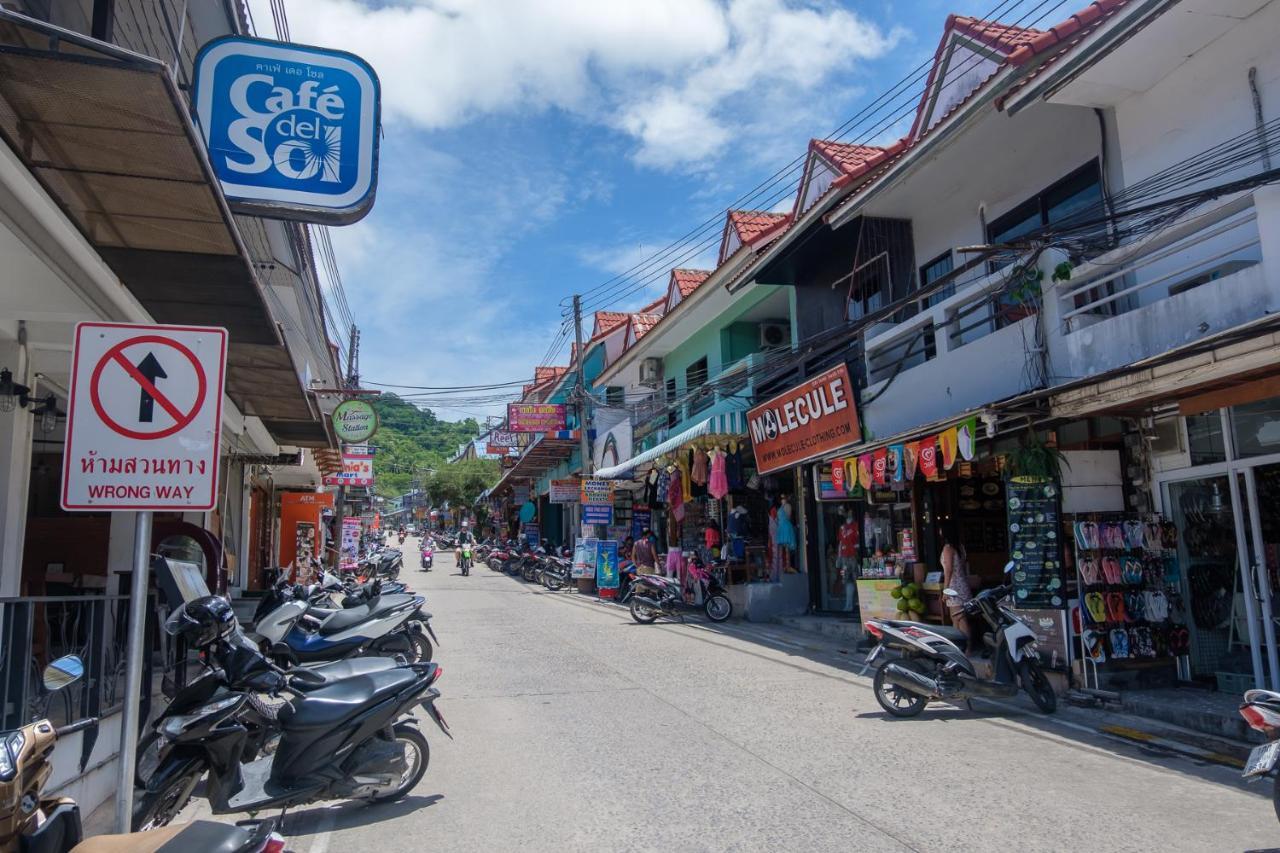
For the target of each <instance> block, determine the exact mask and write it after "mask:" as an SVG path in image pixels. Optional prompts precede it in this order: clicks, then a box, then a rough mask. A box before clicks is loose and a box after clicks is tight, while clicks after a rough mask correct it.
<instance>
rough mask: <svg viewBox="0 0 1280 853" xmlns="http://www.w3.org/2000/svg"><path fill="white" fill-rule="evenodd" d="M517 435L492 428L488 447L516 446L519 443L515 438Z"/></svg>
mask: <svg viewBox="0 0 1280 853" xmlns="http://www.w3.org/2000/svg"><path fill="white" fill-rule="evenodd" d="M517 438H518V436H517V435H516V434H515V433H514V432H501V431H499V430H494V431H493V432H491V433H489V446H490V447H516V446H517V445H519V444H520V442H519V441H518V440H517Z"/></svg>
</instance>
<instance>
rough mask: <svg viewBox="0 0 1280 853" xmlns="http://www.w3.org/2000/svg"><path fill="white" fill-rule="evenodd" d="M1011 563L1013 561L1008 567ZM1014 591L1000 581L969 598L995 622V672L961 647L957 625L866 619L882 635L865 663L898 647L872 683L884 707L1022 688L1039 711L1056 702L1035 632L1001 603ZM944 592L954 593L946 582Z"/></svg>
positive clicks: (908, 708)
mask: <svg viewBox="0 0 1280 853" xmlns="http://www.w3.org/2000/svg"><path fill="white" fill-rule="evenodd" d="M1013 568H1014V563H1012V562H1010V563H1009V564H1008V565H1006V566H1005V572H1006V573H1009V572H1012V571H1013ZM1012 591H1013V588H1012V587H1011V586H1009V585H1007V584H1002V585H1000V586H997V587H993V588H992V589H986V590H983V591H982V592H980V593H978V594H977V595H975V596H974V597H973V598H971V599H969V601H967V602H965V605H964V610H965V613H966V614H967V615H968V616H969V618H970V619H974V620H978V619H980V620H982V621H983V622H985V623H986V624H987V626H988V627H990V629H991V631H990V632H989V633H986V634H984V637H983V641H984V642H985V643H986V644H987V646H988V647H990V648H991V649H992V656H991V659H992V662H993V666H994V667H995V677H994V678H993V679H991V680H988V679H984V678H979V677H978V674H977V671H976V670H975V669H974V666H973V664H972V662H970V660H969V658H968V657H967V656H966V655H965V653H964V652H963V651H962V650H961V648H960V646H961V644H963V643H965V642H966V639H967V638H966V637H965V636H964V634H963V632H961V631H960V630H959V629H956V628H949V627H944V626H940V625H928V624H925V623H922V622H908V621H903V620H897V619H868V620H866V623H865V624H866V629H867V632H868V633H869V634H871V636H873V637H875V638H876V640H877V641H878V642H877V645H876V647H875V648H874V649H872V651H871V654H870V655H868V656H867V662H866V664H865V665H864V667H863V671H864V672H865V671H866V669H867V668H869V667H870V666H871V665H872V664H873V663H875V661H876V660H878V659H879V658H880V657H881V656H882V655H884V654H886V653H888V652H896V653H897V654H898V655H899V657H898V659H897V660H894V661H890V662H888V663H885V664H884V665H883V666H881V667H880V668H879V669H877V670H876V674H875V678H874V680H873V682H872V687H873V690H874V692H875V695H876V701H877V702H879V703H880V707H881V708H884V709H885V711H887V712H888V713H890V714H892V715H893V716H895V717H914V716H916V715H918V714H920V713H922V712H923V711H924V709H925V706H926V705H928V704H929V702H931V701H935V700H945V701H952V702H953V701H959V700H968V699H971V698H973V697H975V696H985V697H989V698H1000V699H1008V698H1011V697H1013V696H1016V695H1017V694H1018V690H1019V689H1020V688H1021V689H1022V690H1025V691H1026V692H1027V695H1029V696H1030V697H1031V699H1032V701H1033V702H1035V703H1036V707H1038V708H1039V709H1040V710H1041V711H1044V712H1045V713H1046V714H1049V713H1052V712H1053V711H1054V710H1056V709H1057V707H1058V698H1057V696H1056V695H1055V694H1054V692H1053V685H1051V684H1050V683H1049V679H1048V677H1047V676H1046V675H1045V674H1044V670H1043V669H1041V668H1040V657H1039V655H1038V654H1037V652H1036V635H1035V634H1034V633H1033V632H1032V630H1031V629H1030V628H1028V627H1027V626H1026V625H1025V624H1023V622H1022V620H1020V619H1019V618H1018V617H1017V616H1016V615H1014V613H1013V612H1012V611H1011V610H1009V609H1008V608H1006V607H1004V606H1003V605H1002V604H1001V603H1000V602H1001V601H1002V600H1003V599H1004V598H1005V597H1006V596H1008V595H1009V594H1010V593H1011V592H1012ZM943 593H944V594H946V595H954V593H953V592H952V591H951V590H949V589H948V590H943Z"/></svg>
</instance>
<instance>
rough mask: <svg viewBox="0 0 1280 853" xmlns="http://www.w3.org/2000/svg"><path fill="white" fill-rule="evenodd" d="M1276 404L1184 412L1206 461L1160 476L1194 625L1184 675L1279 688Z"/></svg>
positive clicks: (1199, 457) (1234, 685)
mask: <svg viewBox="0 0 1280 853" xmlns="http://www.w3.org/2000/svg"><path fill="white" fill-rule="evenodd" d="M1276 402H1278V401H1264V402H1263V403H1260V404H1251V405H1249V406H1239V407H1235V408H1234V409H1230V410H1228V409H1223V410H1221V411H1219V412H1215V413H1212V414H1209V415H1204V416H1198V417H1197V418H1196V419H1195V420H1196V421H1197V422H1198V423H1196V424H1195V425H1194V427H1193V424H1192V423H1191V420H1192V419H1188V420H1189V423H1188V434H1189V438H1190V443H1191V445H1192V446H1191V461H1192V462H1193V463H1195V462H1197V461H1199V462H1202V463H1204V464H1199V465H1195V466H1194V467H1192V468H1187V469H1183V470H1180V471H1175V472H1170V473H1168V474H1166V475H1164V476H1163V477H1161V485H1162V490H1161V497H1162V502H1163V507H1164V511H1165V514H1166V516H1168V517H1169V518H1170V519H1171V520H1172V521H1173V522H1174V523H1175V524H1176V525H1177V528H1178V531H1179V541H1178V551H1179V561H1180V564H1181V566H1182V568H1183V572H1182V586H1183V594H1184V595H1185V596H1186V604H1187V611H1188V614H1189V622H1190V628H1191V641H1192V642H1191V655H1190V672H1185V673H1183V675H1184V677H1196V678H1204V679H1213V678H1216V679H1217V682H1218V684H1219V686H1220V687H1228V686H1229V687H1230V688H1231V689H1233V690H1243V689H1245V688H1247V687H1250V686H1257V687H1270V688H1271V689H1273V690H1280V660H1278V658H1280V650H1278V649H1277V645H1276V634H1277V617H1280V608H1277V607H1276V606H1275V602H1274V592H1275V590H1277V589H1278V588H1280V453H1274V452H1272V453H1267V452H1265V451H1267V450H1273V449H1275V447H1267V446H1266V442H1263V441H1262V440H1261V438H1262V437H1266V436H1268V434H1269V432H1270V431H1271V430H1273V429H1277V430H1280V417H1275V416H1274V415H1275V414H1280V406H1277V405H1276ZM1206 424H1207V429H1206ZM1193 428H1195V429H1198V430H1199V433H1200V434H1199V435H1198V436H1197V435H1195V434H1192V430H1193ZM1206 439H1207V440H1206ZM1197 444H1198V446H1197ZM1275 444H1276V446H1280V441H1277V442H1275ZM1210 460H1212V461H1210Z"/></svg>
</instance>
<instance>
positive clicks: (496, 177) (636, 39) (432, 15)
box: [249, 0, 1082, 420]
mask: <svg viewBox="0 0 1280 853" xmlns="http://www.w3.org/2000/svg"><path fill="white" fill-rule="evenodd" d="M997 2H998V0H983V2H975V0H955V2H945V0H917V2H912V1H911V0H897V2H885V1H884V0H874V2H871V0H863V2H852V0H850V1H849V2H843V3H842V2H835V0H419V2H410V0H401V1H400V2H395V0H381V2H372V0H371V2H359V0H286V9H287V11H288V23H289V30H290V36H291V39H292V40H293V41H295V42H299V43H304V44H315V45H321V46H325V47H331V48H340V49H343V50H348V51H351V52H353V53H356V54H358V55H359V56H361V57H363V58H364V59H366V60H367V61H368V62H370V63H371V64H372V65H373V67H374V69H375V70H376V71H377V73H378V76H379V79H380V82H381V86H382V117H383V136H382V141H381V146H382V147H381V164H380V174H379V180H378V190H377V201H376V203H375V206H374V208H373V210H372V212H371V213H370V214H369V215H368V216H367V217H366V218H365V219H364V220H362V221H360V222H359V223H356V224H353V225H348V226H343V227H335V228H332V229H331V234H332V239H333V243H334V248H335V252H336V254H337V258H338V264H339V267H340V269H341V274H342V279H343V283H344V288H345V291H346V295H347V299H348V302H349V304H350V306H351V310H352V312H353V313H354V315H355V319H356V322H357V324H358V325H359V327H360V330H361V340H360V368H361V377H362V379H363V380H364V381H365V382H366V383H369V382H378V383H384V384H402V385H429V386H458V385H477V384H484V383H498V382H507V381H514V380H522V379H528V378H530V377H531V376H532V373H533V367H534V365H536V364H539V363H546V362H544V359H545V358H546V356H547V353H548V349H549V346H550V345H551V344H552V342H553V340H554V339H555V338H556V335H557V332H558V331H559V330H560V328H561V324H562V322H563V319H564V316H563V312H564V311H565V308H564V302H565V301H566V299H567V297H569V296H570V295H571V294H573V293H588V294H590V293H592V291H593V289H596V290H597V291H598V289H599V288H600V287H601V286H602V285H603V284H605V283H606V282H609V281H610V280H611V279H613V278H614V277H615V276H617V275H619V274H620V273H625V272H626V271H627V270H628V269H630V268H632V267H633V266H634V265H635V264H636V263H637V262H643V261H644V260H645V259H646V258H648V257H650V256H651V255H652V254H653V253H654V252H655V251H658V250H660V249H661V248H663V247H665V246H666V245H667V244H669V243H670V242H672V241H673V240H676V239H678V238H680V237H681V236H683V235H685V234H686V233H688V232H689V231H691V230H692V229H694V228H696V227H698V226H699V225H701V224H702V223H704V222H706V221H707V220H709V219H711V218H715V217H723V215H724V211H725V210H726V209H727V208H729V207H731V206H737V204H736V203H737V202H738V201H739V200H741V199H742V198H743V197H744V196H746V195H747V194H748V193H749V192H750V191H752V190H753V189H754V188H756V187H757V186H759V185H760V184H761V182H763V181H765V180H766V179H768V178H769V177H771V176H772V175H774V174H775V173H776V172H777V171H778V170H779V169H781V168H783V167H785V166H787V165H788V164H790V163H791V162H792V161H793V160H794V159H795V158H797V157H799V156H801V155H802V154H803V153H804V151H805V148H806V146H807V144H808V140H809V139H810V138H811V137H826V136H829V135H830V134H831V132H832V131H833V130H835V129H836V128H837V127H839V126H840V125H841V124H842V123H843V122H845V121H846V120H848V119H849V118H850V117H852V116H854V115H855V114H857V113H858V111H859V110H860V109H862V108H863V107H865V106H866V105H867V104H868V103H870V102H871V101H873V100H874V99H875V98H876V97H878V96H879V95H881V94H882V93H884V92H885V91H886V90H888V89H889V88H890V87H892V86H893V85H894V84H896V83H897V82H898V81H899V80H901V79H902V78H903V77H904V76H905V75H907V74H908V73H909V72H911V71H912V70H914V69H915V68H916V67H917V66H919V65H920V64H921V63H923V62H925V61H927V60H928V59H929V58H930V57H931V56H932V55H933V52H934V50H935V49H936V48H937V43H938V39H939V37H940V36H941V33H942V29H943V25H944V23H945V19H946V16H947V14H948V13H950V12H958V13H964V14H977V15H982V14H984V13H986V12H988V11H989V10H990V9H991V8H993V7H995V6H996V4H997ZM249 5H250V8H251V10H252V12H253V16H254V20H255V22H256V25H257V29H258V32H259V34H260V35H264V36H267V37H270V36H272V35H273V30H272V23H271V22H272V17H271V14H270V7H269V5H268V0H250V4H249ZM1007 5H1017V4H1016V3H1010V4H1007ZM1074 5H1082V4H1068V8H1067V9H1065V10H1064V11H1070V10H1073V9H1074ZM1058 17H1062V16H1058ZM909 125H910V117H909V116H906V115H902V116H898V115H896V114H895V115H891V116H890V117H889V118H888V119H887V120H885V121H883V122H881V123H880V124H878V125H876V126H874V127H869V128H867V129H866V130H864V131H862V133H861V135H859V136H858V138H856V139H854V140H853V141H879V142H888V141H892V140H893V139H896V138H898V137H899V136H901V135H902V134H903V133H905V132H906V130H907V129H908V127H909ZM864 137H865V138H864ZM751 206H753V207H765V208H778V209H789V207H790V196H789V195H788V194H787V193H786V192H785V190H784V188H783V187H781V186H780V187H778V188H777V189H775V190H772V191H770V192H768V193H766V194H764V195H762V196H761V197H759V198H757V199H756V200H755V201H754V204H753V205H751ZM700 242H701V241H698V242H697V243H695V244H694V245H692V246H691V247H690V249H688V250H687V251H685V252H682V255H688V257H676V258H672V259H671V261H672V262H670V263H665V264H663V265H662V266H661V268H660V269H659V268H657V267H655V269H654V270H653V271H652V272H648V271H646V272H645V273H644V274H641V275H631V276H629V277H627V278H626V279H624V280H622V281H620V282H616V283H615V285H614V286H612V287H611V288H610V290H609V291H606V292H604V293H600V294H599V295H597V296H594V297H588V299H587V302H586V304H587V307H588V308H611V309H615V310H626V309H628V308H635V307H638V306H640V305H642V304H644V303H646V302H648V301H651V300H652V299H653V298H654V297H655V296H656V295H658V294H660V293H662V292H663V291H664V290H665V287H666V282H667V278H666V274H667V272H668V271H669V269H670V268H671V267H672V266H689V267H697V266H704V267H705V266H709V265H710V262H711V261H712V260H713V258H714V247H713V248H710V249H704V248H702V247H701V246H700V245H699V243H700ZM675 261H678V263H676V262H675ZM586 323H587V328H588V333H589V324H590V317H589V315H588V317H587V318H586ZM567 362H568V351H567V348H566V349H562V350H561V351H560V352H559V353H558V358H555V359H552V360H551V363H554V364H565V363H567ZM432 408H435V409H436V411H437V414H438V415H439V416H440V417H442V418H446V419H449V420H456V419H459V418H462V417H467V416H484V415H487V414H496V413H498V411H499V410H500V408H501V406H498V405H490V406H484V405H479V404H475V403H472V404H467V405H463V406H462V407H461V408H454V407H436V406H433V407H432Z"/></svg>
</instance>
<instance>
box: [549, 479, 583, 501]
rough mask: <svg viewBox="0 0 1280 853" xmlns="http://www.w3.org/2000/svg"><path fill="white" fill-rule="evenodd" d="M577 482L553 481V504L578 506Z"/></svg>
mask: <svg viewBox="0 0 1280 853" xmlns="http://www.w3.org/2000/svg"><path fill="white" fill-rule="evenodd" d="M578 494H579V488H578V481H577V480H552V481H551V502H552V503H553V504H576V503H577V502H578Z"/></svg>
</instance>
